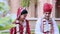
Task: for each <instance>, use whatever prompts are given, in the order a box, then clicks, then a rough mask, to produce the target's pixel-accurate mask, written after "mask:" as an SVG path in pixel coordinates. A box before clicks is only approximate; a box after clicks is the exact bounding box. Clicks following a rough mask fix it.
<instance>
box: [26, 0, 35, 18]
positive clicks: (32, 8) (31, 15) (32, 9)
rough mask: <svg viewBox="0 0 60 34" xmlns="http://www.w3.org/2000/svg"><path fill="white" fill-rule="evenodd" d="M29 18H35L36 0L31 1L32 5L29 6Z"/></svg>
mask: <svg viewBox="0 0 60 34" xmlns="http://www.w3.org/2000/svg"><path fill="white" fill-rule="evenodd" d="M27 17H28V18H34V17H35V3H34V0H31V1H30V5H29V8H28V16H27Z"/></svg>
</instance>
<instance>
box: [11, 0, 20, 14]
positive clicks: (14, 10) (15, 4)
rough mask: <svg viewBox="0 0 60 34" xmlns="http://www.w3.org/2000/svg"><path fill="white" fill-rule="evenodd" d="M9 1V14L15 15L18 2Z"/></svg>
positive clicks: (15, 0) (14, 0)
mask: <svg viewBox="0 0 60 34" xmlns="http://www.w3.org/2000/svg"><path fill="white" fill-rule="evenodd" d="M10 1H11V13H14V14H16V12H17V9H18V7H19V2H20V1H19V0H10Z"/></svg>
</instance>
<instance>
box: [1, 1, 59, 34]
mask: <svg viewBox="0 0 60 34" xmlns="http://www.w3.org/2000/svg"><path fill="white" fill-rule="evenodd" d="M46 2H47V3H51V4H52V5H53V10H52V14H51V17H52V18H54V19H55V21H56V23H57V25H58V27H59V30H60V0H0V25H1V24H2V21H5V20H6V21H8V22H6V23H8V24H9V22H10V24H11V23H12V22H13V21H14V19H15V18H16V13H17V9H18V8H19V7H23V8H24V7H25V8H26V9H27V11H28V16H27V19H28V20H29V23H30V28H31V33H32V34H33V33H34V29H35V25H36V21H37V19H38V18H40V17H42V15H43V4H44V3H46ZM2 17H3V18H5V19H2V21H1V18H2ZM8 19H9V20H8ZM4 23H5V22H4ZM0 28H1V27H0ZM2 30H3V29H2ZM2 32H4V33H2V34H9V29H8V28H7V29H6V30H5V28H4V30H3V31H2Z"/></svg>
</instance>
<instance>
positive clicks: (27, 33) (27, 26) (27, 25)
mask: <svg viewBox="0 0 60 34" xmlns="http://www.w3.org/2000/svg"><path fill="white" fill-rule="evenodd" d="M15 24H16V23H15ZM19 32H20V34H23V26H22V25H21V24H19ZM13 33H14V34H16V27H13V28H11V29H10V34H13ZM26 34H30V27H29V21H28V20H26Z"/></svg>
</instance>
